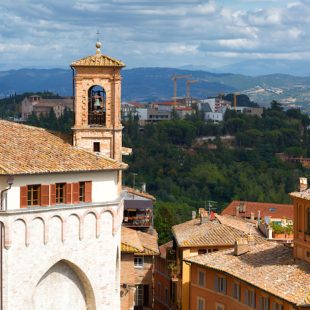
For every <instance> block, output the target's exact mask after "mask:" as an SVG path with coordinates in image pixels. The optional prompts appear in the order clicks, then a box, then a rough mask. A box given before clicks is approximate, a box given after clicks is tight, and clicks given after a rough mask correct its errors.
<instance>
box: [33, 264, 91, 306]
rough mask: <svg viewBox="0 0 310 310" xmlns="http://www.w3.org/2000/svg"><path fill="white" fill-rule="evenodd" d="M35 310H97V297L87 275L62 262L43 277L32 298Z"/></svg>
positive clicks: (74, 266) (77, 268)
mask: <svg viewBox="0 0 310 310" xmlns="http://www.w3.org/2000/svg"><path fill="white" fill-rule="evenodd" d="M31 309H33V310H39V309H44V310H86V309H87V310H95V309H96V305H95V296H94V292H93V289H92V287H91V284H90V282H89V280H88V278H87V276H86V275H85V273H84V272H83V271H82V270H81V269H80V268H79V267H77V266H76V265H75V264H73V263H71V262H69V261H67V260H61V261H58V262H57V263H56V264H54V265H53V266H52V267H51V268H49V269H48V270H47V272H46V273H45V274H44V275H43V276H42V277H41V279H40V280H39V282H38V283H37V285H36V288H35V290H34V293H33V297H32V307H31Z"/></svg>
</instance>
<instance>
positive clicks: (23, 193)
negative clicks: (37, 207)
mask: <svg viewBox="0 0 310 310" xmlns="http://www.w3.org/2000/svg"><path fill="white" fill-rule="evenodd" d="M27 195H28V188H27V186H21V187H20V207H21V208H27V207H28V201H27V200H28V199H27Z"/></svg>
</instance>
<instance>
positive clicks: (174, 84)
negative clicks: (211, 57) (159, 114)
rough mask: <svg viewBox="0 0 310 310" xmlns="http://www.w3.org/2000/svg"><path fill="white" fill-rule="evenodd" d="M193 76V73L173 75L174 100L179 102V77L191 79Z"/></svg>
mask: <svg viewBox="0 0 310 310" xmlns="http://www.w3.org/2000/svg"><path fill="white" fill-rule="evenodd" d="M191 77H192V75H191V74H188V75H177V74H174V75H173V76H172V78H171V80H172V81H173V100H174V102H177V80H178V79H189V78H191Z"/></svg>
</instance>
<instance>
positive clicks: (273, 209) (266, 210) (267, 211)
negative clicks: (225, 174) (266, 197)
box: [221, 200, 294, 220]
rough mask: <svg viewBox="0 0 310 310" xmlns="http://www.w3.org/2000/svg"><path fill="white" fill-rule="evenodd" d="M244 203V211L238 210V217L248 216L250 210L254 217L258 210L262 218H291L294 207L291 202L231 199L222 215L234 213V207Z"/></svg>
mask: <svg viewBox="0 0 310 310" xmlns="http://www.w3.org/2000/svg"><path fill="white" fill-rule="evenodd" d="M240 204H244V205H245V208H246V211H245V212H240V213H239V216H240V217H250V216H251V212H254V215H255V218H257V214H258V211H260V216H261V218H262V219H264V217H265V216H270V217H271V218H287V219H290V220H292V219H293V217H294V208H293V205H291V204H279V203H269V202H252V201H238V200H234V201H232V202H231V203H230V204H229V205H228V206H227V207H226V208H225V209H224V210H223V211H222V213H221V214H222V215H226V214H227V215H236V207H237V206H240Z"/></svg>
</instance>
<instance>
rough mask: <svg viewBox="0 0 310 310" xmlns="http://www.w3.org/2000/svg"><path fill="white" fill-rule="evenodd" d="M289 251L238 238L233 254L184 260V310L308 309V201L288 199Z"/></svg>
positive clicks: (305, 196) (297, 196) (304, 194)
mask: <svg viewBox="0 0 310 310" xmlns="http://www.w3.org/2000/svg"><path fill="white" fill-rule="evenodd" d="M291 197H292V199H293V203H294V221H295V228H294V248H293V249H292V247H290V246H289V245H282V244H279V243H275V242H267V241H265V242H262V243H257V242H255V240H249V239H248V238H238V239H237V240H236V241H235V246H234V248H233V249H227V250H224V251H218V252H216V253H211V254H203V255H198V256H195V257H190V258H187V259H185V263H187V264H189V266H190V267H189V268H190V274H191V277H190V309H199V310H204V309H205V310H209V309H217V310H224V309H226V310H230V309H263V310H267V309H275V310H279V309H280V310H286V309H310V276H309V274H310V238H309V234H310V216H309V214H310V204H309V200H310V198H309V197H310V196H309V190H302V191H301V192H296V193H291Z"/></svg>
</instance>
